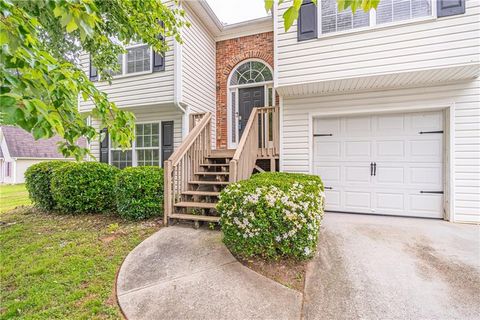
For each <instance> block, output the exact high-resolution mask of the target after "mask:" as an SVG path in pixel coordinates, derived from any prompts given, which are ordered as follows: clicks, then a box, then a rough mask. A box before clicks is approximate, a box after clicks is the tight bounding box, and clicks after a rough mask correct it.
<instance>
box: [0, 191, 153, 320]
mask: <svg viewBox="0 0 480 320" xmlns="http://www.w3.org/2000/svg"><path fill="white" fill-rule="evenodd" d="M9 187H10V186H9ZM3 188H4V187H3V186H2V210H6V209H4V208H10V207H11V206H14V203H28V200H27V199H26V197H25V192H24V189H22V188H21V187H18V186H15V188H12V189H9V190H5V189H3ZM13 189H15V190H16V191H13ZM8 194H9V196H8V199H9V200H8V202H9V203H8V204H4V203H3V202H4V198H3V195H8ZM21 194H23V195H24V196H23V199H22V196H20V195H21ZM5 198H7V196H5ZM10 199H12V200H11V201H10ZM13 199H15V200H13ZM158 228H159V223H157V222H156V221H148V222H142V223H133V222H126V221H124V220H121V219H119V218H116V217H111V216H105V215H83V216H69V215H53V214H45V213H40V212H38V211H37V210H35V209H33V208H31V207H20V208H17V209H15V210H10V211H7V212H3V213H2V214H1V215H0V261H1V263H0V279H1V282H0V319H119V318H120V311H119V309H118V307H117V304H116V298H115V294H114V283H115V275H116V272H117V270H118V268H119V267H120V265H121V263H122V261H123V259H124V258H125V256H126V255H127V254H128V253H129V252H130V251H131V250H132V249H133V248H134V247H135V246H136V245H137V244H139V243H140V242H141V241H142V240H143V239H145V238H146V237H147V236H149V235H150V234H152V233H153V232H154V231H156V230H158Z"/></svg>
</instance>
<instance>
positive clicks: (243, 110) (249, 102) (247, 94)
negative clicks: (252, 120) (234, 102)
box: [238, 86, 265, 141]
mask: <svg viewBox="0 0 480 320" xmlns="http://www.w3.org/2000/svg"><path fill="white" fill-rule="evenodd" d="M264 106H265V87H263V86H261V87H253V88H243V89H239V90H238V134H239V139H238V140H239V141H240V138H241V137H242V133H243V130H244V129H245V126H246V125H247V122H248V118H249V117H250V113H252V109H253V108H257V107H264Z"/></svg>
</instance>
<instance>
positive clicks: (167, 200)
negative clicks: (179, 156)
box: [163, 160, 173, 226]
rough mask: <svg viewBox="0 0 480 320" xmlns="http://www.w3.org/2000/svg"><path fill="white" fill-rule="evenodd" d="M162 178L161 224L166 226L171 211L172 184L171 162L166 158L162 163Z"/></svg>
mask: <svg viewBox="0 0 480 320" xmlns="http://www.w3.org/2000/svg"><path fill="white" fill-rule="evenodd" d="M163 170H164V172H163V179H164V186H165V190H164V191H163V224H164V225H165V226H168V218H169V216H170V215H171V214H172V212H173V194H172V192H173V184H172V178H173V177H172V174H173V170H172V162H171V161H169V160H166V161H165V162H164V163H163Z"/></svg>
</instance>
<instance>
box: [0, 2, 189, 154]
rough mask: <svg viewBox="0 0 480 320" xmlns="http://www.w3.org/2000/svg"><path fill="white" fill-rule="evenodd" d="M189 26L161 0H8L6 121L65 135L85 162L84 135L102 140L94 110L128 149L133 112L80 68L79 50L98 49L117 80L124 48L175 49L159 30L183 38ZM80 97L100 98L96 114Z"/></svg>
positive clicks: (3, 65)
mask: <svg viewBox="0 0 480 320" xmlns="http://www.w3.org/2000/svg"><path fill="white" fill-rule="evenodd" d="M160 21H161V23H159V22H160ZM186 25H188V22H186V21H185V19H184V12H183V11H182V10H180V9H177V8H169V7H168V6H167V5H165V4H163V3H162V2H161V1H160V0H108V1H105V0H36V1H24V0H0V59H1V60H0V107H1V109H0V114H1V117H0V118H1V120H2V122H3V123H9V124H14V125H16V126H19V127H21V128H23V129H25V130H27V131H29V132H31V133H32V134H33V136H34V137H35V139H40V138H49V137H52V136H53V135H59V136H60V137H62V138H63V139H64V142H62V143H61V144H60V145H59V148H60V150H61V151H62V153H63V154H64V156H75V157H76V158H77V159H82V158H83V157H84V156H85V155H86V154H87V153H89V150H88V149H86V148H84V147H81V146H78V145H77V144H76V142H77V141H78V139H79V138H80V137H85V138H86V139H87V140H88V141H92V140H94V139H98V138H99V132H97V130H95V129H94V128H93V127H92V126H90V125H88V124H87V121H86V116H87V115H91V116H93V117H95V118H96V119H98V120H99V121H100V122H101V126H102V127H105V128H108V130H109V135H110V138H111V139H112V142H113V143H115V144H118V145H120V146H122V147H128V146H129V145H130V142H131V141H132V139H133V128H134V116H133V114H131V113H130V112H125V111H122V110H120V109H119V108H118V107H117V106H116V105H115V104H114V103H112V102H111V101H109V100H108V97H107V95H106V94H105V93H103V92H101V91H99V90H98V89H97V88H96V87H95V85H94V84H93V83H92V82H91V81H90V80H89V78H88V77H87V75H86V74H85V73H84V72H83V71H82V70H81V68H80V67H79V64H78V55H79V54H80V52H82V51H83V52H86V53H88V54H90V56H91V57H92V61H93V65H94V66H95V67H96V68H97V69H98V72H99V74H100V77H101V78H102V79H105V80H110V79H111V76H110V73H111V72H112V71H115V70H117V68H118V65H117V57H118V54H119V53H123V52H124V49H123V48H124V45H126V44H128V43H130V42H132V41H141V42H143V43H147V44H149V45H151V46H152V47H153V49H154V50H155V51H157V52H164V51H165V50H167V49H168V47H167V45H166V43H165V42H164V41H162V40H161V38H160V37H159V35H161V36H162V37H163V38H165V37H169V36H173V37H174V38H175V39H176V41H179V42H181V37H180V29H181V28H182V27H184V26H186ZM79 97H80V98H81V99H84V100H91V101H93V103H94V107H93V110H92V111H91V112H89V113H88V114H80V113H79V111H78V103H77V102H78V99H79Z"/></svg>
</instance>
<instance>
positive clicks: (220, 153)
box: [208, 149, 235, 158]
mask: <svg viewBox="0 0 480 320" xmlns="http://www.w3.org/2000/svg"><path fill="white" fill-rule="evenodd" d="M234 154H235V149H220V150H212V153H211V154H210V156H209V157H208V158H233V155H234Z"/></svg>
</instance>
